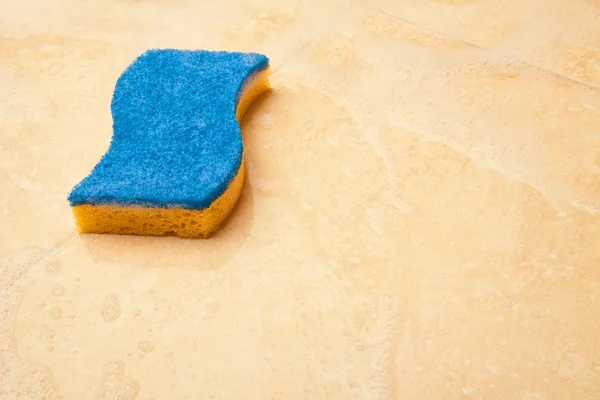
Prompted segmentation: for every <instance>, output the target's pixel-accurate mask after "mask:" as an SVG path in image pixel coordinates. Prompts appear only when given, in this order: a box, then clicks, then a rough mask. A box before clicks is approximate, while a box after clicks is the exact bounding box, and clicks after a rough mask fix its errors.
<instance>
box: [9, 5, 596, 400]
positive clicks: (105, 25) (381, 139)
mask: <svg viewBox="0 0 600 400" xmlns="http://www.w3.org/2000/svg"><path fill="white" fill-rule="evenodd" d="M0 9H1V10H2V12H0V35H1V36H0V290H1V291H0V399H2V400H8V399H41V398H45V399H47V400H49V399H57V398H62V399H78V400H79V399H112V400H133V399H140V400H149V399H154V400H159V399H289V400H292V399H407V400H413V399H415V400H416V399H424V400H430V399H506V400H509V399H519V400H550V399H560V400H566V399H577V400H580V399H581V400H583V399H600V2H599V1H598V0H545V1H542V0H538V1H534V0H446V1H443V0H428V1H426V0H365V1H358V0H356V1H354V2H352V1H342V0H320V1H319V0H305V1H301V0H281V1H275V0H250V1H242V0H224V1H222V2H214V1H192V0H189V1H188V0H173V1H166V0H162V1H160V0H156V1H142V0H138V1H128V0H88V1H80V0H61V1H48V0H46V1H44V0H27V1H22V2H17V1H10V0H0ZM153 47H177V48H193V49H196V48H206V49H228V50H241V51H257V52H263V53H264V54H266V55H268V56H269V57H270V58H271V63H272V66H273V71H274V73H273V75H272V84H273V86H274V90H273V91H272V92H271V93H270V94H269V95H267V96H265V97H263V98H262V99H261V100H259V101H258V103H257V104H256V105H255V107H254V108H253V109H252V111H251V112H250V115H248V117H247V118H246V119H245V121H244V123H243V126H242V130H243V133H244V141H245V145H246V148H247V155H248V160H247V167H248V173H249V176H248V179H247V182H246V186H245V191H244V194H243V197H242V199H241V203H240V205H239V207H238V208H237V209H236V211H235V214H234V215H233V217H232V218H231V220H230V221H229V222H228V224H227V225H226V226H225V228H224V229H223V230H222V231H221V232H220V233H219V234H218V235H217V236H216V237H214V238H213V239H211V240H207V241H189V240H180V239H176V238H146V237H117V236H109V235H101V236H94V235H78V234H77V233H76V232H75V230H74V224H73V220H72V217H71V213H70V209H69V206H68V204H67V202H66V200H65V198H66V195H67V193H68V192H69V190H70V189H71V187H72V186H73V185H74V184H75V183H77V182H78V181H79V180H80V179H81V178H82V177H83V176H85V175H86V174H87V172H88V171H89V170H90V168H91V167H92V166H93V165H94V164H95V163H96V161H97V160H98V159H99V157H100V156H101V155H102V154H103V153H104V151H105V150H106V148H107V146H108V143H109V140H110V136H111V117H110V110H109V104H110V97H111V94H112V89H113V86H114V82H115V80H116V79H117V77H118V76H119V74H120V73H121V72H122V70H123V69H124V68H125V67H126V66H127V64H128V63H129V62H131V61H132V60H133V58H135V57H136V56H137V55H139V54H140V53H141V52H143V51H144V50H145V49H147V48H153Z"/></svg>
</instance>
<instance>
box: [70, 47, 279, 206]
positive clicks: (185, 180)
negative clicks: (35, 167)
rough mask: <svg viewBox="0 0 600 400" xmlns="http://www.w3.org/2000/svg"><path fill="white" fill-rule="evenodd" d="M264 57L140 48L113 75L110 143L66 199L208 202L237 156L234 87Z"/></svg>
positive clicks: (225, 180) (220, 190) (263, 62)
mask: <svg viewBox="0 0 600 400" xmlns="http://www.w3.org/2000/svg"><path fill="white" fill-rule="evenodd" d="M268 62H269V60H268V58H267V57H265V56H263V55H260V54H255V53H228V52H209V51H189V50H149V51H147V52H146V53H144V54H142V55H141V56H140V57H138V58H137V59H136V60H135V61H134V62H133V63H132V64H131V65H130V66H129V67H128V68H127V70H125V72H124V73H123V74H122V75H121V77H120V78H119V80H118V81H117V84H116V86H115V91H114V94H113V99H112V104H111V110H112V116H113V138H112V141H111V144H110V148H109V150H108V152H107V153H106V154H105V155H104V156H103V157H102V159H101V160H100V161H99V162H98V164H97V165H96V166H95V167H94V169H93V170H92V172H91V174H90V175H89V176H88V177H87V178H85V179H84V180H83V181H82V182H81V183H79V184H78V185H77V186H75V188H73V190H72V192H71V193H70V195H69V202H70V203H71V205H72V206H75V205H80V204H93V205H96V204H115V205H120V206H127V205H140V206H148V207H183V208H188V209H204V208H206V207H208V206H209V205H210V204H211V203H212V202H213V201H214V200H215V199H217V198H218V197H219V196H220V195H221V194H222V193H223V192H224V191H225V190H226V189H227V187H228V185H229V183H230V182H231V181H232V180H233V178H234V177H235V175H236V173H237V171H238V169H239V167H240V163H241V161H242V152H243V147H242V136H241V132H240V128H239V125H238V122H237V120H236V117H235V109H236V105H237V99H238V96H239V93H240V90H241V89H242V86H243V83H244V81H245V79H246V78H248V77H250V76H251V75H252V74H253V73H256V72H258V71H261V70H263V69H265V68H266V67H267V66H268Z"/></svg>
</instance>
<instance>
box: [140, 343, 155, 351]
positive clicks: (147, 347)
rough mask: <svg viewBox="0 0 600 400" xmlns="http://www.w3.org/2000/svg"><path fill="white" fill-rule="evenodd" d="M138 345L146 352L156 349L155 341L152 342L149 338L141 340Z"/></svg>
mask: <svg viewBox="0 0 600 400" xmlns="http://www.w3.org/2000/svg"><path fill="white" fill-rule="evenodd" d="M138 347H139V348H140V350H141V351H143V352H144V353H151V352H153V351H154V342H151V341H149V340H144V341H141V342H140V343H138Z"/></svg>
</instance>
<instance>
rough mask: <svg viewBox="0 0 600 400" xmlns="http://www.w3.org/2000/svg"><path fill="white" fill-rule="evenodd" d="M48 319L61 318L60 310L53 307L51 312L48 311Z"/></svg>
mask: <svg viewBox="0 0 600 400" xmlns="http://www.w3.org/2000/svg"><path fill="white" fill-rule="evenodd" d="M50 317H52V319H60V317H62V308H60V307H53V308H52V310H50Z"/></svg>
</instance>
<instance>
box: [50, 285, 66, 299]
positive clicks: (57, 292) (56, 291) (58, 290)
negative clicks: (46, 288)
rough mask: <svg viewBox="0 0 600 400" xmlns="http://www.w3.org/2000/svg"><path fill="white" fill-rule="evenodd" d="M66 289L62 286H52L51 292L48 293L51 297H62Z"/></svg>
mask: <svg viewBox="0 0 600 400" xmlns="http://www.w3.org/2000/svg"><path fill="white" fill-rule="evenodd" d="M65 292H66V289H65V287H64V286H63V285H54V286H52V290H51V291H50V293H51V294H52V296H56V297H58V296H62V295H63V294H65Z"/></svg>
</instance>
